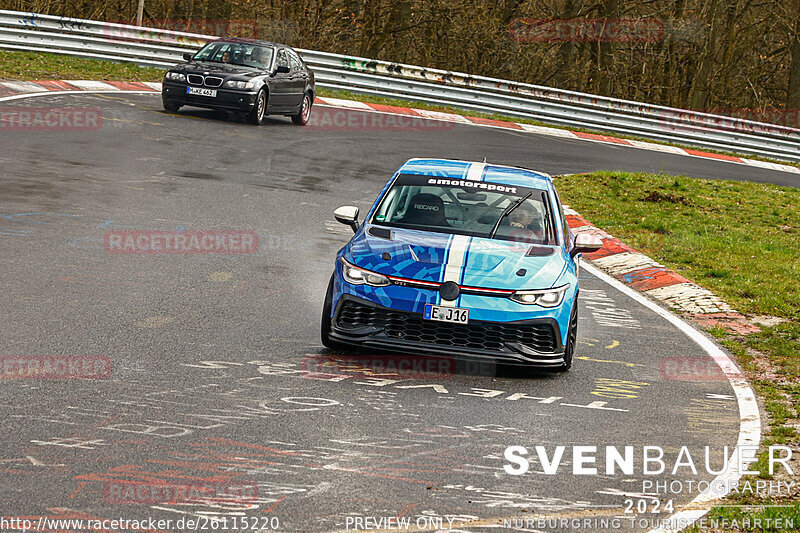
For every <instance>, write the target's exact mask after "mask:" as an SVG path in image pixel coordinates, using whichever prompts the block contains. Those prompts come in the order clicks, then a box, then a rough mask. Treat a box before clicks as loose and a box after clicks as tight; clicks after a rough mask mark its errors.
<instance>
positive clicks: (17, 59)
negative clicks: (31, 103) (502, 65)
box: [0, 50, 797, 165]
mask: <svg viewBox="0 0 800 533" xmlns="http://www.w3.org/2000/svg"><path fill="white" fill-rule="evenodd" d="M163 77H164V71H163V70H160V69H157V68H147V67H139V66H137V65H135V64H133V63H116V62H112V61H101V60H96V59H81V58H76V57H72V56H67V55H60V54H48V53H33V52H16V51H8V50H0V79H2V78H8V79H13V80H25V81H35V80H69V79H73V80H77V79H83V80H112V81H161V80H162V79H163ZM318 94H319V96H320V97H322V98H324V97H326V96H328V97H331V98H342V99H345V100H358V101H361V102H367V103H372V104H383V105H392V106H398V107H407V106H413V107H416V108H418V109H428V110H431V111H441V112H443V113H454V114H458V115H469V116H473V117H479V118H486V119H491V120H501V121H503V122H520V123H523V124H533V125H536V126H545V127H548V128H557V129H569V130H571V131H580V132H584V133H594V134H597V135H607V136H612V137H617V138H622V139H629V140H636V141H647V142H652V143H655V144H663V145H668V146H677V147H679V148H689V149H696V148H697V147H692V146H687V145H682V144H675V143H668V142H664V141H657V140H652V139H645V138H642V137H636V136H632V135H624V134H620V133H613V132H604V131H598V130H592V129H586V128H573V127H569V128H568V127H565V126H558V125H553V124H547V123H545V122H541V121H538V120H531V119H525V118H514V117H508V116H505V115H498V114H493V113H481V112H478V111H465V110H464V109H459V108H454V107H447V106H440V105H431V104H426V103H424V102H418V101H415V100H413V99H411V100H401V99H397V98H386V97H383V96H374V95H368V94H357V93H353V92H350V91H342V90H331V89H323V88H320V89H319V91H318ZM702 150H703V151H706V152H709V153H715V154H723V155H731V156H741V155H742V154H738V153H734V152H725V151H720V150H712V149H708V148H702ZM745 157H748V158H750V159H757V160H760V161H769V162H773V163H782V164H788V165H797V163H793V162H789V161H781V160H778V159H771V158H766V157H761V156H757V155H749V154H748V155H746V156H745Z"/></svg>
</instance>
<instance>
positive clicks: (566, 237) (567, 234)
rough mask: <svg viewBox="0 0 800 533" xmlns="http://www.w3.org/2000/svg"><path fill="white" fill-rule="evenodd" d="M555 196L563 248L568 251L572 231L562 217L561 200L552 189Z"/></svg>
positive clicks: (570, 244)
mask: <svg viewBox="0 0 800 533" xmlns="http://www.w3.org/2000/svg"><path fill="white" fill-rule="evenodd" d="M553 192H554V193H555V195H556V203H557V204H558V216H559V218H560V219H561V231H562V236H563V237H564V248H566V249H567V250H570V249H571V248H572V230H570V228H569V224H567V217H566V216H564V207H563V206H562V205H561V198H560V197H559V196H558V191H557V190H555V189H553Z"/></svg>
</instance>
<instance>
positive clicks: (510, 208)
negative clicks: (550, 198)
mask: <svg viewBox="0 0 800 533" xmlns="http://www.w3.org/2000/svg"><path fill="white" fill-rule="evenodd" d="M532 194H533V191H531V192H529V193H528V194H526V195H525V196H523V197H522V198H520V199H519V200H517V201H516V202H514V203H513V204H511V205H509V206H508V207H506V208H505V210H504V211H503V214H502V215H500V218H498V219H497V222H495V223H494V227H493V228H492V231H491V233H489V238H490V239H494V234H495V233H497V229H498V228H499V227H500V223H501V222H502V221H503V219H504V218H506V217H507V216H508V215H510V214H511V212H512V211H513V210H514V209H516V208H518V207H519V206H520V205H522V202H524V201H525V200H527V199H528V198H530V197H531V195H532Z"/></svg>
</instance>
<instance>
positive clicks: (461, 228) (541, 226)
mask: <svg viewBox="0 0 800 533" xmlns="http://www.w3.org/2000/svg"><path fill="white" fill-rule="evenodd" d="M528 193H530V197H528V198H527V199H525V200H524V201H523V202H522V203H520V205H519V206H518V207H517V208H516V209H514V210H513V211H512V212H511V213H510V214H509V215H508V216H507V217H502V215H503V212H504V211H505V210H506V209H507V208H508V207H509V206H510V205H513V204H514V203H515V202H517V201H519V200H520V199H521V198H524V197H525V196H527V195H528ZM501 217H502V218H501ZM498 220H500V224H499V226H498V228H497V232H496V233H495V236H494V238H495V239H500V240H506V241H518V242H525V243H531V244H543V245H556V244H557V243H558V241H557V239H556V236H555V235H556V234H555V231H554V228H555V224H554V218H553V210H552V208H551V205H550V201H549V197H548V195H547V192H546V191H544V190H540V189H531V188H528V187H520V186H516V185H505V184H501V183H488V182H482V181H467V180H464V179H451V178H441V177H436V176H422V175H417V174H401V175H399V176H398V177H397V179H396V180H395V182H394V183H393V184H392V186H391V188H390V189H389V190H388V191H387V192H386V194H385V195H384V197H383V199H382V200H381V203H380V205H378V208H377V209H376V210H375V214H374V215H373V217H372V223H373V224H380V225H383V226H391V227H398V228H408V229H416V230H423V231H435V232H438V233H454V234H459V235H470V236H474V237H486V238H488V237H489V236H490V234H491V232H492V229H493V228H494V226H495V224H497V221H498Z"/></svg>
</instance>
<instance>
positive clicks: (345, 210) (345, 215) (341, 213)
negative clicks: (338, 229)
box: [333, 205, 358, 233]
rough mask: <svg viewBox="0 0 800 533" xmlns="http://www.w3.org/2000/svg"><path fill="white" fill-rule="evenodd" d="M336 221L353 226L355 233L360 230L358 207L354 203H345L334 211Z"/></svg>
mask: <svg viewBox="0 0 800 533" xmlns="http://www.w3.org/2000/svg"><path fill="white" fill-rule="evenodd" d="M333 216H334V218H336V221H337V222H339V223H341V224H346V225H348V226H350V227H351V228H353V233H355V232H356V231H358V208H357V207H356V206H354V205H343V206H342V207H340V208H338V209H337V210H336V211H334V212H333Z"/></svg>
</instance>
